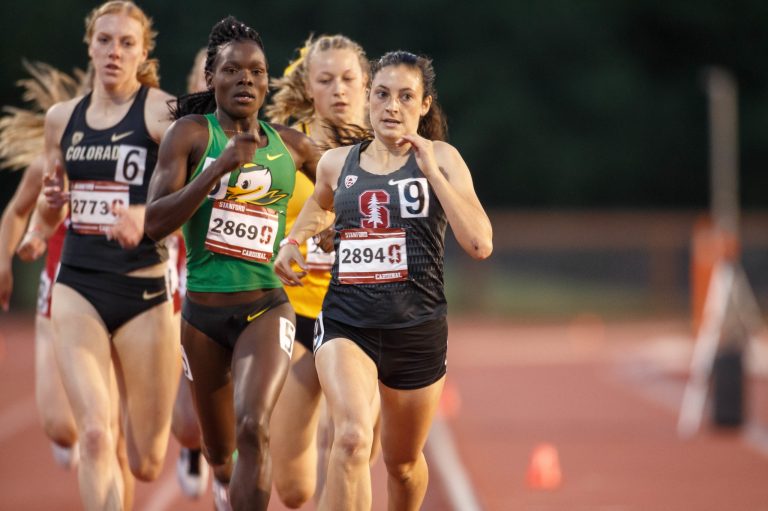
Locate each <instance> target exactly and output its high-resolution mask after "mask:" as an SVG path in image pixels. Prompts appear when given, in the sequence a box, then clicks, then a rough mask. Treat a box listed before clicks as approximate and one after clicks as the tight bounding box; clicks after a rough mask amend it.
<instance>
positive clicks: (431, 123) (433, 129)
mask: <svg viewBox="0 0 768 511" xmlns="http://www.w3.org/2000/svg"><path fill="white" fill-rule="evenodd" d="M389 66H407V67H410V68H412V69H418V70H419V71H420V73H421V83H422V85H423V86H424V97H427V96H432V106H431V107H430V109H429V111H428V112H427V113H426V114H424V115H423V116H422V117H421V118H420V119H419V127H418V129H417V130H416V133H418V134H419V135H421V136H422V137H424V138H426V139H428V140H445V139H446V138H447V136H448V123H447V122H446V120H445V115H444V114H443V110H442V108H440V105H439V104H438V103H437V90H436V89H435V76H436V75H435V68H434V67H432V60H431V59H429V58H427V57H423V56H419V55H414V54H413V53H410V52H407V51H403V50H397V51H390V52H388V53H386V54H384V56H382V57H381V58H380V59H379V60H377V61H375V62H374V63H373V65H372V66H371V77H375V76H376V74H377V73H378V72H379V71H381V70H382V69H384V68H385V67H389Z"/></svg>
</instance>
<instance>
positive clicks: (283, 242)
mask: <svg viewBox="0 0 768 511" xmlns="http://www.w3.org/2000/svg"><path fill="white" fill-rule="evenodd" d="M286 245H296V246H297V247H298V246H299V242H298V241H296V240H295V239H293V238H283V239H282V240H280V244H279V245H278V246H277V247H278V248H283V247H284V246H286Z"/></svg>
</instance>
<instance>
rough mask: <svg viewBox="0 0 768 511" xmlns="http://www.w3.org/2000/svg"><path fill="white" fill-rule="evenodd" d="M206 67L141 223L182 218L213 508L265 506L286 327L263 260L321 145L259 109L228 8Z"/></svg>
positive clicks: (242, 40)
mask: <svg viewBox="0 0 768 511" xmlns="http://www.w3.org/2000/svg"><path fill="white" fill-rule="evenodd" d="M205 71H206V76H207V78H208V86H209V90H207V91H206V92H202V93H199V94H191V95H187V96H182V97H181V98H179V101H178V107H177V109H176V111H175V117H176V118H177V121H176V122H175V123H174V124H173V125H172V126H171V127H170V128H169V130H168V133H167V134H166V135H165V137H164V138H163V143H162V145H161V147H160V155H159V158H158V164H157V168H156V170H155V175H154V176H153V179H152V183H151V186H150V195H149V202H148V206H147V216H146V229H147V233H148V234H149V235H150V236H151V237H152V238H153V239H158V240H159V239H162V238H164V237H165V236H167V235H168V234H170V233H171V232H174V231H175V230H176V229H178V228H179V227H181V226H182V225H183V232H184V238H185V243H186V249H187V295H186V298H185V300H184V304H183V305H182V320H183V322H182V346H183V352H184V357H185V373H186V376H187V378H188V379H189V381H190V383H191V386H192V395H193V398H194V401H195V405H196V407H195V408H196V410H197V414H198V418H199V419H200V427H201V430H202V434H203V443H204V445H205V449H204V452H205V455H206V458H207V460H208V462H209V463H210V465H211V468H212V469H213V473H214V502H215V505H216V508H217V509H229V507H230V505H231V507H232V508H234V509H266V507H267V502H268V501H269V496H270V492H271V486H272V480H271V473H270V459H269V447H268V446H269V422H270V417H271V414H272V409H273V407H274V405H275V402H276V401H277V396H278V394H279V393H280V389H281V388H282V386H283V382H284V381H285V376H286V374H287V372H288V366H289V363H290V359H291V353H292V350H293V340H294V331H295V317H294V313H293V309H292V308H291V306H290V304H289V303H288V299H287V297H286V296H285V292H284V291H283V289H282V286H281V283H280V280H279V279H278V278H277V277H276V276H275V274H274V271H273V264H272V259H273V255H274V253H275V252H276V251H277V249H278V247H279V244H280V242H281V240H282V238H283V234H284V229H285V208H286V205H287V203H288V199H289V198H290V196H291V194H292V193H293V187H294V180H295V175H296V170H297V169H301V170H302V171H303V172H305V173H306V174H307V175H308V176H309V177H310V179H311V180H314V175H315V166H316V163H317V159H318V157H319V151H318V150H317V149H316V148H315V146H314V145H313V144H312V142H311V140H310V139H308V138H307V137H306V136H304V135H303V134H301V133H300V132H298V131H296V130H292V129H289V128H286V127H284V126H277V125H275V126H273V125H271V124H269V123H266V122H260V121H259V120H258V112H259V109H260V108H261V106H262V104H263V102H264V98H265V96H266V93H267V81H268V77H267V62H266V57H265V55H264V49H263V45H262V42H261V37H260V36H259V34H258V33H257V32H256V31H255V30H253V29H252V28H251V27H248V26H247V25H245V24H243V23H242V22H240V21H238V20H236V19H235V18H233V17H231V16H230V17H228V18H225V19H223V20H221V21H220V22H218V23H217V24H216V25H214V27H213V28H212V30H211V33H210V36H209V44H208V53H207V58H206V62H205ZM235 449H237V452H238V457H237V461H235V460H234V458H233V453H234V451H235ZM230 498H231V504H230Z"/></svg>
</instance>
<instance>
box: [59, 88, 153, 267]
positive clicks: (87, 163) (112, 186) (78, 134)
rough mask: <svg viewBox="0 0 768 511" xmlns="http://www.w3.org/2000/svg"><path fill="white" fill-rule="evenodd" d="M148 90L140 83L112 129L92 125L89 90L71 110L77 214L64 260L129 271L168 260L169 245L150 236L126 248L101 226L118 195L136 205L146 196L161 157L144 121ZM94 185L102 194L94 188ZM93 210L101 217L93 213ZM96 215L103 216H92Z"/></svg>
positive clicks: (67, 149)
mask: <svg viewBox="0 0 768 511" xmlns="http://www.w3.org/2000/svg"><path fill="white" fill-rule="evenodd" d="M148 92H149V89H148V88H147V87H145V86H142V87H141V88H140V89H139V92H138V93H137V94H136V97H135V98H134V100H133V104H131V107H130V109H129V110H128V113H127V114H126V115H125V117H123V119H122V120H120V122H118V123H117V124H116V125H115V126H112V127H111V128H107V129H103V130H95V129H92V128H90V127H88V124H87V123H86V120H85V113H86V111H87V110H88V105H90V103H91V94H90V93H89V94H88V95H86V96H85V97H84V98H83V99H82V100H81V101H80V102H79V103H78V104H77V106H75V109H74V111H73V112H72V116H71V117H70V119H69V123H68V124H67V127H66V129H65V130H64V134H63V135H62V137H61V150H62V154H63V155H64V168H65V170H66V172H67V176H68V177H69V184H70V192H71V193H72V200H71V201H70V215H71V216H72V219H73V221H72V222H71V223H70V226H69V229H68V230H67V235H66V238H65V240H64V248H63V250H62V255H61V262H62V263H63V264H67V265H70V266H78V267H81V268H90V269H95V270H101V271H108V272H114V273H127V272H130V271H133V270H136V269H139V268H144V267H146V266H151V265H154V264H157V263H159V262H162V261H165V260H166V259H167V251H166V250H165V247H164V246H163V245H162V244H157V243H155V242H154V241H152V240H151V239H149V238H148V237H147V236H144V238H143V239H142V240H141V242H140V243H139V245H138V246H137V247H135V248H132V249H127V250H126V249H123V248H122V247H120V245H119V244H118V243H117V241H115V240H111V241H110V240H107V238H106V236H105V235H104V234H103V231H100V230H99V222H101V220H103V219H104V218H108V217H110V215H109V213H108V211H109V210H110V204H111V203H114V201H115V200H120V202H123V203H124V202H125V200H127V201H128V202H129V203H130V204H132V205H136V204H145V203H146V201H147V188H148V187H149V180H150V178H151V177H152V172H153V171H154V169H155V163H156V162H157V143H156V142H155V141H154V140H153V139H152V137H151V136H150V134H149V131H148V130H147V127H146V123H145V120H144V105H145V103H146V99H147V93H148ZM94 190H100V191H101V193H93V191H94ZM123 199H125V200H123ZM94 213H96V214H97V215H98V214H99V213H101V214H102V216H101V217H98V216H96V217H94ZM78 215H79V216H78ZM94 218H97V219H99V218H100V219H101V220H96V221H92V220H93V219H94ZM112 218H114V217H112ZM77 219H80V220H79V221H75V220H77ZM102 227H103V225H102Z"/></svg>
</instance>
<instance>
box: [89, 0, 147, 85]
mask: <svg viewBox="0 0 768 511" xmlns="http://www.w3.org/2000/svg"><path fill="white" fill-rule="evenodd" d="M107 14H125V15H126V16H128V17H130V18H133V19H135V20H136V21H138V22H139V23H140V24H141V28H142V31H143V34H144V35H143V40H142V43H143V45H144V48H146V50H147V55H149V54H150V53H152V50H154V49H155V38H156V37H157V32H156V31H155V30H153V29H152V18H150V17H149V16H147V15H146V14H145V13H144V11H142V10H141V8H140V7H139V6H138V5H136V4H135V3H133V2H130V1H127V0H112V1H110V2H106V3H103V4H101V5H100V6H98V7H96V8H94V9H93V10H92V11H91V12H90V13H89V14H88V16H87V17H86V18H85V37H84V38H83V41H85V44H91V39H92V38H93V31H94V28H95V25H96V20H97V19H99V18H101V17H102V16H105V15H107ZM159 67H160V64H159V63H158V61H157V59H150V58H148V59H146V60H145V61H144V62H142V63H141V64H140V65H139V69H138V71H137V72H136V78H137V79H138V80H139V82H141V83H142V84H143V85H146V86H147V87H159V86H160V76H159V74H158V68H159Z"/></svg>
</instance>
